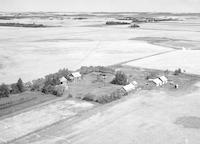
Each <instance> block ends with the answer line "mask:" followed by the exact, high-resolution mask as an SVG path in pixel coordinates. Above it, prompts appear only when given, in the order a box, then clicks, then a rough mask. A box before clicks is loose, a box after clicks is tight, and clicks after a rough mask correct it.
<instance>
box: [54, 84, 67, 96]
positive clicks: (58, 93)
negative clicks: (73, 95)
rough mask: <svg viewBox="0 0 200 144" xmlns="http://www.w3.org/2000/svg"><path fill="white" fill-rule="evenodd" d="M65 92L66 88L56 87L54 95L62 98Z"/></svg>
mask: <svg viewBox="0 0 200 144" xmlns="http://www.w3.org/2000/svg"><path fill="white" fill-rule="evenodd" d="M64 92H65V87H64V86H61V85H58V86H55V87H54V90H53V94H54V95H56V96H62V95H63V94H64Z"/></svg>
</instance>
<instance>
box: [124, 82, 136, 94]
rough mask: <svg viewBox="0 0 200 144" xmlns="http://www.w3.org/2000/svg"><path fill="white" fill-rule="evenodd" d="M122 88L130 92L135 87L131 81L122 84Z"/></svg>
mask: <svg viewBox="0 0 200 144" xmlns="http://www.w3.org/2000/svg"><path fill="white" fill-rule="evenodd" d="M123 89H124V90H125V91H126V92H130V91H133V90H134V89H135V86H134V85H133V84H132V83H130V84H128V85H125V86H123Z"/></svg>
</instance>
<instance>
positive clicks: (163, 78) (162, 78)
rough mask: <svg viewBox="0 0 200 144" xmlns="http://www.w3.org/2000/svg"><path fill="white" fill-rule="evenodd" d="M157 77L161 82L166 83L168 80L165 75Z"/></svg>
mask: <svg viewBox="0 0 200 144" xmlns="http://www.w3.org/2000/svg"><path fill="white" fill-rule="evenodd" d="M159 79H160V80H161V81H162V83H163V84H166V83H167V82H168V79H167V78H166V77H165V76H161V77H159Z"/></svg>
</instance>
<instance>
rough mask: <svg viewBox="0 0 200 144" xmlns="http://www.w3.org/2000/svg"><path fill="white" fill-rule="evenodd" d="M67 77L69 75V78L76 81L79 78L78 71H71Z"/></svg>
mask: <svg viewBox="0 0 200 144" xmlns="http://www.w3.org/2000/svg"><path fill="white" fill-rule="evenodd" d="M69 77H70V80H74V81H78V80H80V79H81V74H80V72H74V73H71V74H70V75H69Z"/></svg>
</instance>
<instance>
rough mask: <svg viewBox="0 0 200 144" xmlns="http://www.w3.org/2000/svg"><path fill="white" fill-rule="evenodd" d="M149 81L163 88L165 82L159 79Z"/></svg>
mask: <svg viewBox="0 0 200 144" xmlns="http://www.w3.org/2000/svg"><path fill="white" fill-rule="evenodd" d="M149 81H152V82H153V83H154V84H156V86H162V85H163V82H162V81H161V80H160V79H159V78H156V79H149Z"/></svg>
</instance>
